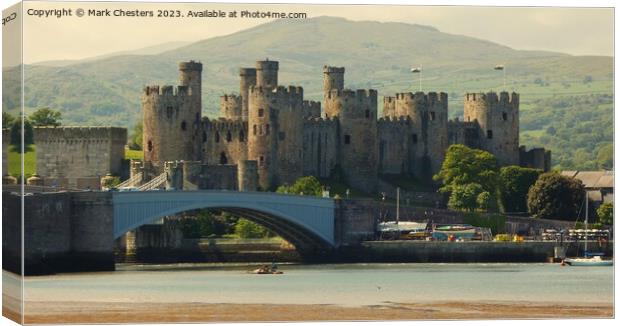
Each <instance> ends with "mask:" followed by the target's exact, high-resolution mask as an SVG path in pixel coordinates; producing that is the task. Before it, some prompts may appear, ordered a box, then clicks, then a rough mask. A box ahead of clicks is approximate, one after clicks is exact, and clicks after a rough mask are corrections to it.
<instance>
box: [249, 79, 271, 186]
mask: <svg viewBox="0 0 620 326" xmlns="http://www.w3.org/2000/svg"><path fill="white" fill-rule="evenodd" d="M248 96H249V110H248V129H249V130H248V159H250V160H255V161H256V162H258V184H259V186H260V187H261V188H262V189H263V190H266V189H272V188H275V186H276V185H277V183H276V179H275V172H276V171H277V169H276V161H275V159H276V156H275V152H276V135H275V133H274V132H273V128H274V126H275V125H276V121H277V120H276V118H277V112H276V109H275V108H274V106H273V105H272V103H271V100H272V99H273V93H272V92H271V91H270V90H269V89H265V88H263V87H260V86H250V89H249V92H248Z"/></svg>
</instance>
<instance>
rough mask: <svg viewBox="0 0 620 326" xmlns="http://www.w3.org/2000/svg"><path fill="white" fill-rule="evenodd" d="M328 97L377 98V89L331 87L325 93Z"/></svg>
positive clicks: (360, 99)
mask: <svg viewBox="0 0 620 326" xmlns="http://www.w3.org/2000/svg"><path fill="white" fill-rule="evenodd" d="M327 98H328V99H336V98H342V99H345V100H348V99H354V100H359V101H362V100H366V99H375V100H376V99H377V90H375V89H357V90H351V89H343V90H340V89H332V90H330V91H329V93H328V95H327Z"/></svg>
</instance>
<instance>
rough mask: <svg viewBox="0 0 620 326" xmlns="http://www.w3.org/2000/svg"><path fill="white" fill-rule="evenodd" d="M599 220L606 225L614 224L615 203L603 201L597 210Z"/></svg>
mask: <svg viewBox="0 0 620 326" xmlns="http://www.w3.org/2000/svg"><path fill="white" fill-rule="evenodd" d="M596 215H598V222H599V223H601V224H605V225H614V204H613V203H603V204H601V206H599V207H598V209H597V210H596Z"/></svg>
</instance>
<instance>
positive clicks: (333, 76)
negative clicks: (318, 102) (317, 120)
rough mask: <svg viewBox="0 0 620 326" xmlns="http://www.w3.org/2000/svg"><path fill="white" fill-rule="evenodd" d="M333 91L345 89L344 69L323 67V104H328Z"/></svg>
mask: <svg viewBox="0 0 620 326" xmlns="http://www.w3.org/2000/svg"><path fill="white" fill-rule="evenodd" d="M332 89H336V90H343V89H344V67H331V66H323V103H326V102H327V97H328V96H329V91H331V90H332ZM325 110H327V107H326V108H325ZM330 110H331V108H330Z"/></svg>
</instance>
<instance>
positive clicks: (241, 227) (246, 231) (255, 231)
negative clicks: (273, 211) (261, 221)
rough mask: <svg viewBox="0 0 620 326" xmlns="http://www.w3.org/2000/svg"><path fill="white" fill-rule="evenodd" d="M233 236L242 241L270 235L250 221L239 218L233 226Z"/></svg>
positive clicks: (263, 228)
mask: <svg viewBox="0 0 620 326" xmlns="http://www.w3.org/2000/svg"><path fill="white" fill-rule="evenodd" d="M235 234H236V235H238V236H239V237H240V238H242V239H253V238H265V237H268V236H270V235H271V232H269V230H268V229H266V228H265V227H263V226H261V225H258V224H256V223H254V222H252V221H249V220H246V219H244V218H240V219H239V220H238V221H237V225H235Z"/></svg>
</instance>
